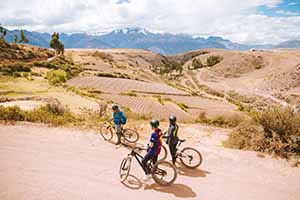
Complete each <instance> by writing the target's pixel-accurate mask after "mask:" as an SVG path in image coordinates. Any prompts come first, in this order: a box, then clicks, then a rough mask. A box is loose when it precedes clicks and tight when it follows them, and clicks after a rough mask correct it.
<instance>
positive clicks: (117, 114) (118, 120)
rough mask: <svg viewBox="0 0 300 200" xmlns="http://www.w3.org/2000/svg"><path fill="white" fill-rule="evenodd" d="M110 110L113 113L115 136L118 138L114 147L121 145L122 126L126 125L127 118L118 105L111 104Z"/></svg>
mask: <svg viewBox="0 0 300 200" xmlns="http://www.w3.org/2000/svg"><path fill="white" fill-rule="evenodd" d="M111 108H112V111H113V113H112V117H113V122H114V125H115V130H116V134H117V137H118V141H117V143H116V145H119V144H121V134H122V133H121V132H122V128H123V125H125V124H126V121H127V118H126V117H125V115H124V114H123V112H122V111H121V110H120V108H119V106H118V105H116V104H113V105H112V107H111Z"/></svg>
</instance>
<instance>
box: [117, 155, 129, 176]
mask: <svg viewBox="0 0 300 200" xmlns="http://www.w3.org/2000/svg"><path fill="white" fill-rule="evenodd" d="M130 168H131V158H130V157H126V158H124V159H123V160H122V162H121V165H120V170H119V175H120V181H121V182H124V181H125V180H126V179H127V177H128V176H129V172H130Z"/></svg>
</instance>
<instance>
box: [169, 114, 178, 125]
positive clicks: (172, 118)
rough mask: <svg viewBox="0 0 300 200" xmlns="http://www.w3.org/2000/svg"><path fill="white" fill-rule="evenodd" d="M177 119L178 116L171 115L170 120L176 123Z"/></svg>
mask: <svg viewBox="0 0 300 200" xmlns="http://www.w3.org/2000/svg"><path fill="white" fill-rule="evenodd" d="M176 120H177V118H176V116H174V115H170V117H169V121H170V122H171V123H175V122H176Z"/></svg>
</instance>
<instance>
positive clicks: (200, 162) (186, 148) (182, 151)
mask: <svg viewBox="0 0 300 200" xmlns="http://www.w3.org/2000/svg"><path fill="white" fill-rule="evenodd" d="M187 151H193V152H194V153H195V155H197V158H196V159H198V161H197V162H196V163H195V164H193V165H192V164H190V163H188V162H186V160H184V157H183V156H182V155H184V154H188V153H186V152H187ZM179 155H180V156H179V159H180V162H181V163H182V164H183V165H184V166H185V167H187V168H190V169H195V168H197V167H199V166H200V165H201V164H202V155H201V153H200V152H199V151H198V150H197V149H195V148H192V147H185V148H183V149H182V150H181V151H180V153H179ZM187 156H188V157H189V161H192V160H193V159H194V157H193V156H192V155H187Z"/></svg>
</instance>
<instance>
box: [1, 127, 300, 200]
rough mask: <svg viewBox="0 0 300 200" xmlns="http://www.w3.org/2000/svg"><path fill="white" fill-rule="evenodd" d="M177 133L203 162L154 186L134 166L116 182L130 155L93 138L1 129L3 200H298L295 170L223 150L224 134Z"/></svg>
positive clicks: (52, 130)
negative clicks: (123, 180) (168, 183)
mask: <svg viewBox="0 0 300 200" xmlns="http://www.w3.org/2000/svg"><path fill="white" fill-rule="evenodd" d="M181 132H182V133H184V134H183V135H184V137H185V138H188V140H189V143H190V144H189V145H194V146H195V147H197V148H198V149H199V150H200V151H201V152H202V155H203V158H204V162H203V164H202V165H201V166H200V169H197V170H187V169H185V168H183V167H181V166H180V165H179V164H178V165H177V166H178V170H179V173H180V175H179V176H178V178H177V180H176V182H175V184H174V185H172V186H169V187H159V186H157V185H156V184H155V183H153V182H149V183H142V182H141V181H140V178H141V177H142V176H143V174H142V172H141V169H139V168H138V167H137V166H136V165H134V166H133V169H132V171H131V176H130V178H129V180H128V181H127V182H126V183H125V184H122V183H120V182H119V179H118V168H119V164H120V162H121V159H122V158H123V157H125V156H126V155H127V153H128V152H129V150H128V149H126V148H124V147H119V148H117V147H116V146H115V145H112V144H110V143H108V142H104V141H103V140H102V138H101V136H100V135H97V134H95V133H94V132H85V131H79V130H73V129H64V128H48V127H46V126H43V125H31V124H21V125H15V126H4V125H0V199H1V200H6V199H9V200H14V199H18V200H19V199H30V200H32V199H72V200H76V199H123V200H125V199H143V200H147V199H164V200H169V199H183V198H187V199H197V200H202V199H203V200H220V199H226V200H241V199H242V200H264V199H272V200H299V199H300V184H299V183H300V169H299V168H290V167H289V166H288V164H287V163H286V162H285V161H283V160H275V159H271V158H259V157H257V156H256V153H254V152H246V151H237V150H229V149H224V148H222V147H220V145H219V144H220V141H221V140H223V139H224V138H226V132H227V131H226V130H223V129H215V128H208V127H202V126H196V125H191V126H187V125H185V126H183V127H182V129H181Z"/></svg>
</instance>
